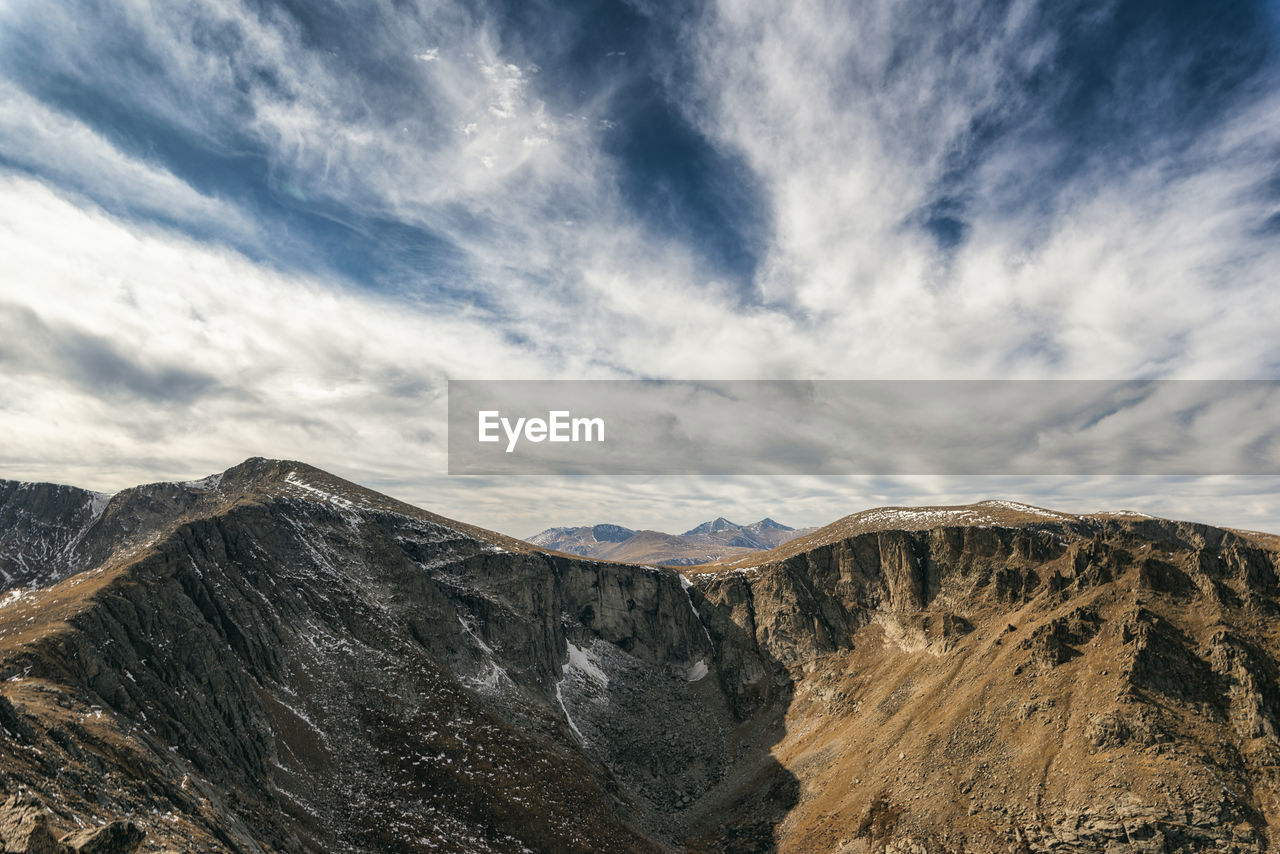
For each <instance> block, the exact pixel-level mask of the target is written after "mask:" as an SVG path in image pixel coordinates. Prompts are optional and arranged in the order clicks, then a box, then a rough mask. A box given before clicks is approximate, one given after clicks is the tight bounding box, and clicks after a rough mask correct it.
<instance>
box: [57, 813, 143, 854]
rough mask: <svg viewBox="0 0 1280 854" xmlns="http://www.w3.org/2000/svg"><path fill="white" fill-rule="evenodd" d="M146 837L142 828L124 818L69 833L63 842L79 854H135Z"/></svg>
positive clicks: (63, 838)
mask: <svg viewBox="0 0 1280 854" xmlns="http://www.w3.org/2000/svg"><path fill="white" fill-rule="evenodd" d="M145 838H146V833H145V831H143V830H142V828H140V827H138V826H137V825H136V824H134V823H133V822H132V821H123V820H122V821H113V822H111V823H110V824H105V825H103V826H102V827H94V828H85V829H84V830H81V831H78V832H76V833H70V834H67V835H66V836H64V837H62V842H63V843H64V844H65V845H67V846H68V847H69V848H70V849H71V850H73V851H76V852H79V854H133V852H134V851H135V850H137V848H138V846H139V845H141V844H142V841H143V840H144V839H145Z"/></svg>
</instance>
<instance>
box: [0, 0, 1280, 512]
mask: <svg viewBox="0 0 1280 854" xmlns="http://www.w3.org/2000/svg"><path fill="white" fill-rule="evenodd" d="M1278 47H1280V7H1277V4H1275V3H1274V2H1232V3H1178V2H1169V3H1163V4H1152V3H1149V2H1137V1H1136V0H1135V2H1089V3H1074V2H1043V3H1037V2H1021V0H1020V1H1019V2H1000V3H996V2H951V3H938V2H910V1H909V0H900V2H867V3H859V4H830V3H805V2H802V3H795V2H786V3H783V2H778V3H770V2H764V0H753V2H735V1H734V0H723V2H712V0H707V2H675V3H654V2H649V0H633V2H580V3H545V2H521V3H509V4H503V3H492V4H491V3H453V2H420V3H415V2H409V0H399V1H398V2H361V3H340V2H305V3H303V2H274V3H273V2H249V0H221V1H220V2H214V0H189V2H171V3H164V4H152V3H148V2H140V0H139V2H128V1H127V0H126V2H115V3H110V4H107V3H100V2H81V1H80V0H66V2H61V3H57V4H50V3H37V2H28V0H7V2H3V3H0V365H2V366H3V373H2V374H0V447H3V448H4V450H3V451H2V452H0V465H2V466H3V473H4V474H5V475H7V476H11V477H22V478H29V479H31V478H40V479H53V480H63V481H72V482H77V483H82V484H85V485H89V486H95V487H98V488H103V489H116V488H120V487H122V486H125V485H129V484H131V483H134V482H138V481H142V480H151V479H158V478H170V477H188V476H196V475H201V474H204V473H207V472H209V471H212V470H214V469H220V468H224V467H225V466H227V465H230V464H232V463H234V462H236V461H238V460H239V459H241V458H243V457H245V456H249V455H251V454H263V455H270V456H286V457H292V458H300V459H305V460H307V461H309V462H312V463H315V464H317V465H320V466H322V467H325V468H329V469H331V470H334V471H336V472H338V473H340V474H344V475H346V476H349V477H352V478H354V479H357V480H360V481H362V482H365V483H369V484H371V485H375V486H381V487H382V488H385V489H387V490H389V491H393V492H394V493H395V494H397V495H400V496H402V497H406V498H409V499H411V500H415V501H418V502H419V503H423V504H425V505H427V506H429V507H431V508H432V509H435V510H438V511H440V512H444V513H446V514H448V515H453V516H456V517H459V518H463V519H467V520H469V521H474V522H478V523H480V524H488V525H491V526H495V527H498V528H500V529H502V530H506V531H510V532H513V533H517V534H523V533H529V532H531V531H532V530H536V529H537V528H539V527H544V526H546V525H550V524H553V523H555V524H571V523H580V522H596V521H617V522H621V523H625V524H629V525H632V526H640V527H646V526H653V527H661V526H666V527H669V528H671V529H680V530H683V529H684V528H687V527H690V526H691V525H692V524H693V523H694V522H697V521H700V520H701V518H702V517H703V516H707V517H713V516H716V515H721V514H725V515H731V516H732V515H733V514H734V513H736V514H738V515H741V516H743V518H744V520H745V519H746V517H752V518H755V517H758V516H762V515H766V514H767V515H773V516H775V517H777V518H780V519H782V520H784V521H792V522H793V523H797V524H800V523H804V524H810V523H817V522H823V521H828V520H829V519H832V518H835V517H837V516H839V515H843V514H844V513H846V512H852V511H854V510H857V509H861V508H862V507H864V506H866V505H867V504H876V503H886V502H895V501H902V502H918V501H951V500H956V501H960V500H968V499H971V498H980V497H988V496H991V495H1008V496H1011V497H1017V498H1022V499H1029V500H1038V501H1041V502H1042V503H1050V504H1055V505H1056V506H1061V507H1064V508H1065V509H1087V508H1094V507H1106V506H1117V505H1118V504H1120V503H1124V504H1128V505H1138V509H1144V510H1148V511H1150V512H1165V513H1172V514H1175V515H1181V516H1192V517H1197V518H1205V519H1209V520H1213V521H1222V522H1230V523H1235V524H1246V525H1253V526H1256V527H1271V528H1280V498H1277V497H1274V496H1276V495H1277V489H1276V487H1277V485H1278V484H1277V483H1276V482H1275V481H1274V480H1271V479H1263V478H1254V479H1216V480H1215V479H1190V480H1188V479H1161V480H1152V479H1133V478H1130V479H1121V478H1112V479H1102V480H1099V479H1096V478H1093V479H1074V480H1067V481H1063V480H1060V479H1059V480H1053V481H1050V480H1047V479H1040V480H1035V479H1032V480H1026V479H1021V480H1016V481H1014V480H1008V479H1004V480H997V479H986V480H984V479H958V478H936V479H929V478H924V479H909V478H902V479H897V480H888V481H886V480H885V479H866V478H863V479H859V478H846V479H830V478H828V479H819V480H815V479H811V478H790V479H786V478H783V479H726V478H720V479H712V478H686V479H635V478H617V479H594V480H591V481H589V482H588V481H585V480H569V479H565V480H556V479H528V478H524V479H519V478H517V479H512V480H509V481H484V480H472V479H457V478H453V479H450V478H447V477H445V476H444V474H443V472H444V469H445V465H444V457H443V452H444V442H443V439H444V434H443V430H444V407H443V397H442V396H443V393H444V389H443V384H444V381H445V380H446V379H447V378H450V377H453V378H469V379H493V378H585V377H593V378H611V377H668V378H684V379H698V378H715V379H735V378H737V379H752V378H770V379H774V378H796V379H820V378H837V379H859V378H1006V377H1036V378H1039V377H1052V378H1057V377H1062V378H1095V379H1122V378H1133V377H1194V378H1207V379H1218V378H1277V377H1278V375H1280V336H1277V335H1276V334H1275V333H1276V321H1275V318H1276V317H1280V287H1277V286H1276V285H1277V281H1276V275H1275V273H1274V272H1273V271H1274V270H1276V269H1280V85H1278V82H1280V78H1278V77H1277V74H1278V73H1280V62H1278V56H1277V49H1278ZM601 514H606V515H608V517H609V518H607V519H605V518H597V517H599V516H600V515H601Z"/></svg>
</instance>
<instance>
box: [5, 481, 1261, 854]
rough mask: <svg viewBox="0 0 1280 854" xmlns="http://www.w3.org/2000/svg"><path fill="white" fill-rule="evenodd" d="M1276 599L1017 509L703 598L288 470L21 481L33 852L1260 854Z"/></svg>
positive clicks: (806, 558)
mask: <svg viewBox="0 0 1280 854" xmlns="http://www.w3.org/2000/svg"><path fill="white" fill-rule="evenodd" d="M700 527H701V526H700ZM715 527H716V525H715V524H714V523H712V524H711V525H710V526H709V529H708V531H706V532H704V533H706V534H709V535H714V534H717V533H720V532H716V531H714V530H710V529H713V528H715ZM721 527H723V526H721ZM695 530H696V529H695ZM690 533H691V534H692V533H693V532H690ZM700 535H701V534H699V536H700ZM607 537H608V532H607V531H606V532H605V538H606V541H607ZM1278 568H1280V537H1276V536H1273V535H1268V534H1260V533H1253V532H1246V531H1237V530H1229V529H1223V528H1217V527H1213V526H1209V525H1202V524H1195V523H1189V522H1177V521H1170V520H1164V519H1155V518H1151V517H1147V516H1142V515H1139V514H1127V513H1099V514H1092V515H1075V514H1067V513H1057V512H1054V511H1050V510H1043V509H1039V508H1034V507H1028V506H1026V505H1019V504H1013V503H1009V502H999V501H992V502H982V503H979V504H975V505H969V506H964V507H935V508H884V509H879V510H873V511H865V512H861V513H856V514H853V515H851V516H848V517H846V518H844V519H842V520H839V521H838V522H836V523H834V524H832V525H829V526H826V527H824V528H821V529H818V530H815V531H811V532H809V533H807V534H804V535H803V536H799V537H795V538H793V539H791V540H789V541H787V542H785V543H782V544H781V545H780V546H778V547H776V548H774V549H771V550H768V551H759V550H756V551H747V552H743V553H740V554H737V555H732V556H727V557H725V558H723V559H721V560H720V561H719V562H717V563H712V564H709V565H703V566H698V567H694V568H684V569H680V570H677V569H672V568H661V567H654V566H645V565H636V564H628V563H620V562H613V561H606V560H599V559H589V558H585V557H577V556H572V555H568V554H565V553H563V552H561V551H558V550H556V551H552V550H547V549H545V548H540V547H538V546H535V545H533V544H530V543H527V542H523V541H519V540H514V539H510V538H507V537H504V536H501V535H499V534H495V533H493V532H490V531H485V530H482V529H479V528H475V527H473V526H469V525H466V524H463V523H460V522H455V521H452V520H450V519H447V518H444V517H441V516H437V515H435V514H432V513H428V512H426V511H424V510H422V509H420V508H417V507H414V506H411V505H408V504H404V503H401V502H398V501H396V500H394V499H392V498H389V497H387V496H384V495H380V494H378V493H376V492H372V491H370V490H367V489H364V488H362V487H360V486H357V485H355V484H352V483H349V482H347V481H344V480H342V479H340V478H337V477H335V476H333V475H330V474H327V473H325V472H323V471H321V470H319V469H315V468H312V467H310V466H307V465H305V464H302V463H295V462H287V461H278V460H265V459H258V458H255V459H251V460H248V461H246V462H244V463H242V464H240V465H238V466H235V467H234V468H231V469H229V470H227V471H226V472H224V473H222V474H221V475H217V476H213V477H210V478H206V479H204V480H201V481H194V482H189V483H160V484H149V485H145V486H139V487H135V488H132V489H127V490H124V491H123V492H120V493H117V494H115V495H110V496H107V495H100V494H95V493H92V492H89V491H86V490H81V489H76V488H73V487H67V486H56V485H50V484H33V483H19V482H15V481H0V573H2V575H0V577H2V578H3V579H4V582H3V591H2V592H0V801H2V803H0V841H2V842H3V850H4V851H5V852H28V854H34V852H54V854H68V852H76V851H80V852H99V854H101V852H131V851H147V852H161V851H180V852H253V854H264V852H337V851H342V852H355V853H356V854H363V852H369V854H373V852H427V851H451V852H530V851H533V852H751V851H758V852H766V851H778V852H797V854H798V852H816V851H822V852H828V851H830V852H845V854H853V852H893V854H903V853H904V852H911V854H934V852H938V854H941V853H942V852H974V851H977V852H995V851H999V852H1005V851H1015V852H1079V853H1080V854H1083V852H1101V851H1150V852H1156V851H1159V852H1199V851H1222V852H1256V854H1261V852H1266V851H1273V850H1275V845H1276V843H1277V842H1278V841H1280V771H1278V770H1277V769H1280V689H1278V686H1280V663H1278V659H1280V572H1278Z"/></svg>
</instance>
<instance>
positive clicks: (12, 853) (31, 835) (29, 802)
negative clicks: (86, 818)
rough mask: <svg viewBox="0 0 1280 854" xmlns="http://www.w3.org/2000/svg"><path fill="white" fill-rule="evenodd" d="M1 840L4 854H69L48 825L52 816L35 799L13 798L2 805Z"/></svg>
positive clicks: (15, 796)
mask: <svg viewBox="0 0 1280 854" xmlns="http://www.w3.org/2000/svg"><path fill="white" fill-rule="evenodd" d="M0 840H3V841H4V854H67V853H68V852H70V851H71V849H70V848H68V847H67V846H66V845H64V844H62V843H61V842H59V841H58V838H57V837H56V836H55V835H54V833H53V830H52V828H51V827H50V824H49V814H48V813H47V812H46V811H45V809H44V806H43V805H42V804H41V803H40V802H39V801H37V800H36V799H34V798H32V797H30V796H26V795H11V796H10V797H9V798H8V799H7V800H6V801H5V802H4V803H3V804H0Z"/></svg>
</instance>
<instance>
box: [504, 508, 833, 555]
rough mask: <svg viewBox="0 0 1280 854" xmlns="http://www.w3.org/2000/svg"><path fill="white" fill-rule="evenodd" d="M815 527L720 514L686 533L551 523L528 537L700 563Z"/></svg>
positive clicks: (555, 546) (566, 547)
mask: <svg viewBox="0 0 1280 854" xmlns="http://www.w3.org/2000/svg"><path fill="white" fill-rule="evenodd" d="M813 530H814V529H813V528H804V529H801V530H796V529H795V528H789V527H787V526H786V525H782V524H779V523H778V522H775V521H773V520H772V519H768V518H765V519H761V520H760V521H759V522H753V523H751V524H750V525H737V524H734V523H733V522H730V521H729V520H728V519H725V518H724V517H719V518H716V519H714V520H712V521H710V522H703V523H702V524H701V525H698V526H697V527H694V528H691V529H690V530H688V531H685V532H684V533H683V534H665V533H663V532H661V531H648V530H641V531H637V530H633V529H631V528H624V527H623V526H621V525H609V524H603V525H584V526H581V527H577V528H548V529H547V530H545V531H542V532H540V533H537V534H534V535H533V536H532V537H529V538H528V541H529V542H530V543H533V544H534V545H535V546H541V547H543V548H547V549H552V550H554V551H558V552H564V553H565V554H571V555H578V556H580V557H590V558H599V559H601V560H616V561H623V562H625V563H643V564H654V565H656V566H696V565H697V564H702V563H708V562H710V561H715V560H722V559H724V558H728V557H735V556H739V555H744V554H746V553H748V552H753V551H763V550H767V549H771V548H774V547H775V546H779V545H782V544H783V543H785V542H787V541H788V540H793V539H795V538H796V537H800V536H804V535H805V534H807V533H809V532H810V531H813Z"/></svg>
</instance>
